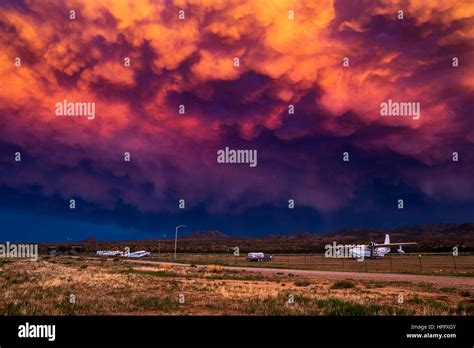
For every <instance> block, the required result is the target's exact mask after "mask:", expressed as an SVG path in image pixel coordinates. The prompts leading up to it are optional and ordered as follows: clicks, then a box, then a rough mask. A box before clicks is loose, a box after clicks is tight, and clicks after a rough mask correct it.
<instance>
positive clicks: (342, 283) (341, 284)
mask: <svg viewBox="0 0 474 348" xmlns="http://www.w3.org/2000/svg"><path fill="white" fill-rule="evenodd" d="M354 287H355V284H354V283H353V282H351V281H350V280H339V281H337V282H335V283H334V284H332V285H331V289H350V288H354Z"/></svg>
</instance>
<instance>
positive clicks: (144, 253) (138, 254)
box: [124, 250, 150, 258]
mask: <svg viewBox="0 0 474 348" xmlns="http://www.w3.org/2000/svg"><path fill="white" fill-rule="evenodd" d="M124 256H125V257H132V258H140V257H146V256H150V252H149V251H145V250H140V251H135V252H133V253H129V254H128V255H127V254H125V255H124Z"/></svg>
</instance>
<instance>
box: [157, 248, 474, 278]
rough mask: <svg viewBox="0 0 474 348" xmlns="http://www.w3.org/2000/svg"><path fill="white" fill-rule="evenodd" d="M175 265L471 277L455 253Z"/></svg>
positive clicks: (467, 261) (209, 259)
mask: <svg viewBox="0 0 474 348" xmlns="http://www.w3.org/2000/svg"><path fill="white" fill-rule="evenodd" d="M173 256H174V255H173V254H153V256H152V259H155V260H159V261H169V262H172V261H174V260H173ZM176 262H180V263H189V264H217V265H229V266H245V267H273V268H288V269H307V270H320V271H349V272H387V273H388V272H393V273H419V272H422V273H437V274H443V273H448V274H451V273H465V274H474V255H471V254H467V253H466V254H461V253H460V254H459V255H458V256H454V255H452V254H450V253H447V254H427V253H425V254H403V255H399V254H388V255H386V256H385V257H384V258H380V259H367V258H366V259H364V260H363V261H357V260H355V259H352V258H327V257H325V256H324V254H276V255H273V259H272V261H270V262H249V261H247V260H246V256H245V255H240V256H234V255H233V254H193V253H186V254H184V253H183V254H178V255H177V257H176Z"/></svg>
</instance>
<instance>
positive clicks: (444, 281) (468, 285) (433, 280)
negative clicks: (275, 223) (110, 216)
mask: <svg viewBox="0 0 474 348" xmlns="http://www.w3.org/2000/svg"><path fill="white" fill-rule="evenodd" d="M127 261H128V262H132V263H141V264H156V265H160V264H167V265H176V266H185V267H186V266H190V265H189V264H184V263H173V262H161V261H146V260H130V259H127ZM196 267H206V266H205V265H196ZM221 267H222V268H223V269H227V270H237V271H245V272H253V273H260V274H262V275H265V274H276V273H280V274H281V273H285V274H289V273H291V274H295V275H301V276H308V277H315V278H317V277H321V278H322V277H324V278H329V279H353V280H375V281H384V282H391V281H392V282H413V283H428V284H433V285H436V286H439V287H450V288H458V289H465V290H470V291H474V278H469V277H451V276H432V275H416V274H393V273H366V272H340V271H312V270H296V269H280V268H266V267H265V268H258V267H234V266H221Z"/></svg>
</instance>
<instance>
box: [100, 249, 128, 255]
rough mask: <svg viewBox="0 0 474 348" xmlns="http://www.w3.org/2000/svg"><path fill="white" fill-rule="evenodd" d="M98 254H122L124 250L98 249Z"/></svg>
mask: <svg viewBox="0 0 474 348" xmlns="http://www.w3.org/2000/svg"><path fill="white" fill-rule="evenodd" d="M97 255H102V256H117V255H119V256H122V255H123V251H115V250H99V251H97Z"/></svg>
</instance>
